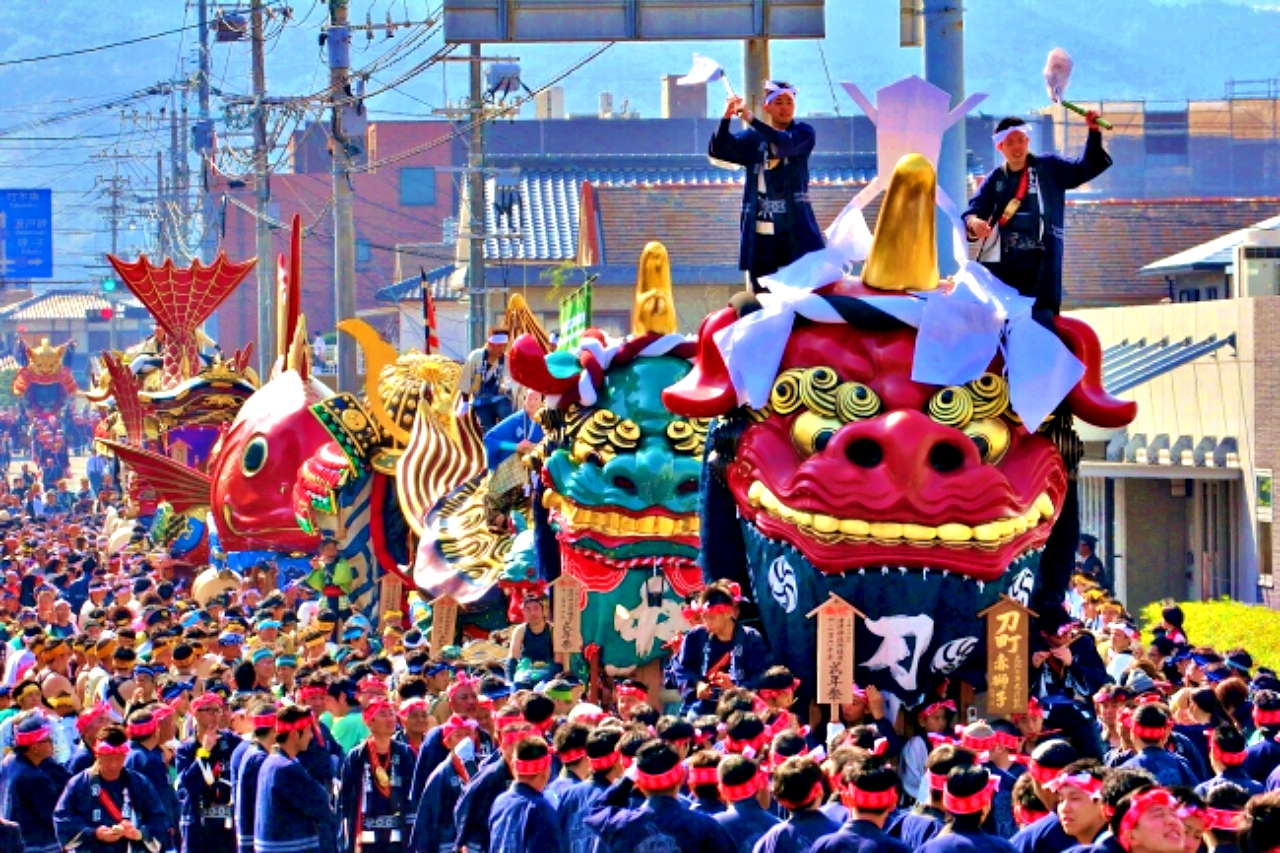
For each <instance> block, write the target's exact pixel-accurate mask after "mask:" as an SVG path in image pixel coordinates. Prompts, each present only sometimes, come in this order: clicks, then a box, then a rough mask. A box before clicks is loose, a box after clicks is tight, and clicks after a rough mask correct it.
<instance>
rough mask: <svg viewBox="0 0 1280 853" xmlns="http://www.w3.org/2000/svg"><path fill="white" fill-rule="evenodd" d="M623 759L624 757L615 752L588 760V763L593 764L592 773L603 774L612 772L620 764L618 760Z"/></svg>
mask: <svg viewBox="0 0 1280 853" xmlns="http://www.w3.org/2000/svg"><path fill="white" fill-rule="evenodd" d="M621 757H622V756H621V755H620V754H619V753H618V752H616V751H615V752H611V753H609V754H608V755H601V756H599V757H595V758H588V759H587V761H588V762H589V763H590V764H591V772H592V773H603V772H605V771H606V770H612V769H613V768H614V766H615V765H616V764H617V763H618V759H619V758H621Z"/></svg>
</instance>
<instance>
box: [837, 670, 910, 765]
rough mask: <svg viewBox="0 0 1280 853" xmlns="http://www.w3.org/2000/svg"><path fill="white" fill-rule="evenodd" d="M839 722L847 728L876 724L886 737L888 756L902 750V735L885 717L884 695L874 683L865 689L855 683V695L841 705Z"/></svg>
mask: <svg viewBox="0 0 1280 853" xmlns="http://www.w3.org/2000/svg"><path fill="white" fill-rule="evenodd" d="M839 722H840V723H841V724H842V725H843V726H844V727H845V728H847V729H852V728H853V727H854V726H861V725H868V726H875V727H876V730H877V731H878V732H879V733H880V737H882V738H884V739H885V743H886V747H885V748H886V749H887V750H888V752H886V753H885V754H886V756H888V757H890V758H892V757H894V756H896V755H898V754H899V753H900V752H902V743H903V742H902V737H901V736H899V734H898V733H897V732H896V731H894V728H893V722H892V721H891V720H888V719H886V718H885V715H884V696H883V695H882V694H881V693H880V689H879V688H878V687H876V686H875V685H874V684H872V685H870V686H869V687H867V688H866V689H865V690H864V689H863V688H861V687H859V686H858V685H857V684H855V685H853V695H852V696H850V697H849V699H848V701H846V702H844V703H842V704H841V705H840V720H839Z"/></svg>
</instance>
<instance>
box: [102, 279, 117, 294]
mask: <svg viewBox="0 0 1280 853" xmlns="http://www.w3.org/2000/svg"><path fill="white" fill-rule="evenodd" d="M115 289H116V280H115V278H114V277H113V276H107V277H106V278H104V279H103V280H102V292H103V293H114V292H115Z"/></svg>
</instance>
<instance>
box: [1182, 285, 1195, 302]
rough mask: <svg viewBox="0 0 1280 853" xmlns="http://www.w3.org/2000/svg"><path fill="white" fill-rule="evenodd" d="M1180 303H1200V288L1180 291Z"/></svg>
mask: <svg viewBox="0 0 1280 853" xmlns="http://www.w3.org/2000/svg"><path fill="white" fill-rule="evenodd" d="M1178 301H1179V302H1199V301H1200V288H1198V287H1188V288H1185V289H1183V290H1179V291H1178Z"/></svg>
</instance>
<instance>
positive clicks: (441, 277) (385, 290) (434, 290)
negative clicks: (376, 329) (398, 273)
mask: <svg viewBox="0 0 1280 853" xmlns="http://www.w3.org/2000/svg"><path fill="white" fill-rule="evenodd" d="M456 269H457V267H456V266H455V265H454V264H445V265H444V266H442V267H436V268H435V269H433V270H427V282H428V283H429V284H430V285H431V297H432V298H433V299H436V300H439V301H443V302H451V301H454V300H458V299H461V298H462V290H461V289H460V288H458V287H454V279H455V276H454V271H455V270H456ZM373 296H374V298H375V299H377V300H378V301H379V302H403V301H404V300H406V299H421V298H422V276H420V275H415V276H411V277H409V278H406V279H404V280H403V281H397V282H396V283H395V284H388V285H387V286H386V287H380V288H378V290H377V291H376V292H375V293H374V294H373Z"/></svg>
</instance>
